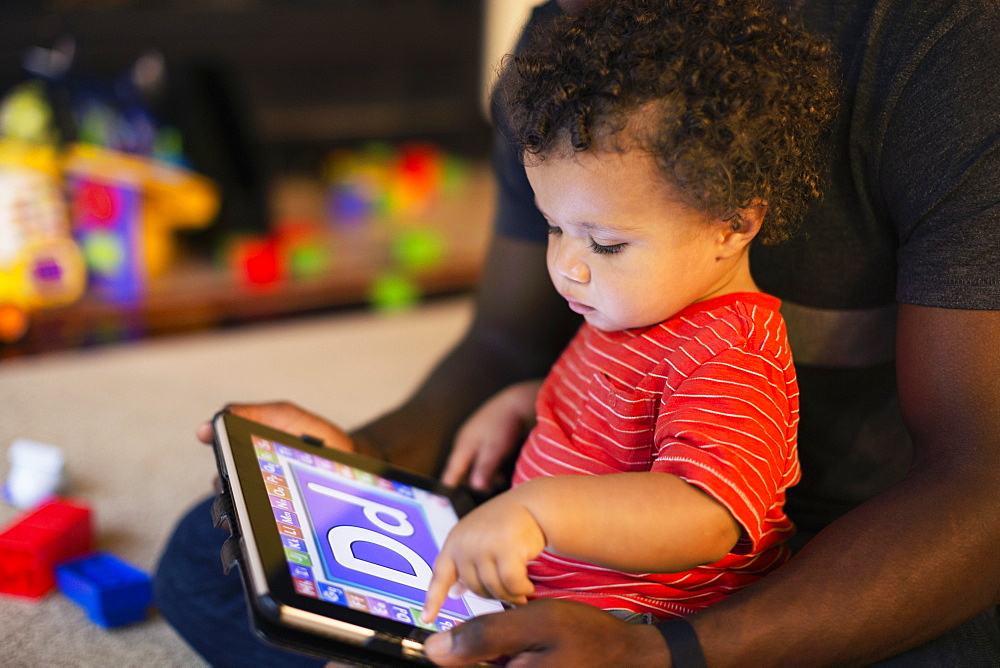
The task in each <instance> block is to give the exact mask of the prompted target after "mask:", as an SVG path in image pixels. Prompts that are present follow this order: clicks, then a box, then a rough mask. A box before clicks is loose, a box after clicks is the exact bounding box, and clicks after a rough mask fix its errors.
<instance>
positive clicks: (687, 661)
mask: <svg viewBox="0 0 1000 668" xmlns="http://www.w3.org/2000/svg"><path fill="white" fill-rule="evenodd" d="M653 626H655V627H656V630H657V631H659V632H660V635H661V636H663V639H664V640H665V641H666V642H667V649H668V650H670V662H671V665H673V667H674V668H706V667H705V655H704V654H702V651H701V643H699V642H698V634H696V633H695V632H694V627H693V626H691V623H690V622H689V621H688V620H686V619H684V618H683V617H678V618H677V619H671V620H670V621H666V622H660V623H659V624H654V625H653Z"/></svg>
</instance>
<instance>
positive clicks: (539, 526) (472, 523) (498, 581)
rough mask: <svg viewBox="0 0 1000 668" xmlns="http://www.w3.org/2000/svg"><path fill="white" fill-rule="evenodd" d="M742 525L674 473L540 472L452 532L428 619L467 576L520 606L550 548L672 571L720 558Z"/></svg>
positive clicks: (473, 585)
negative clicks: (532, 570)
mask: <svg viewBox="0 0 1000 668" xmlns="http://www.w3.org/2000/svg"><path fill="white" fill-rule="evenodd" d="M739 536H740V527H739V525H738V524H737V523H736V521H735V520H734V519H733V516H732V515H731V514H730V513H729V511H728V510H727V509H726V508H725V507H724V506H722V505H721V504H720V503H719V502H717V501H715V500H714V499H712V498H711V497H710V496H708V495H707V494H705V493H704V492H702V491H700V490H699V489H698V488H696V487H694V486H693V485H690V484H688V483H686V482H684V481H683V480H681V479H680V478H678V477H677V476H675V475H671V474H668V473H615V474H609V475H600V476H558V477H551V478H536V479H534V480H531V481H529V482H527V483H525V484H523V485H521V486H519V487H517V488H515V489H513V490H511V491H509V492H506V493H504V494H501V495H500V496H498V497H496V498H494V499H492V500H490V501H489V502H487V503H485V504H483V505H482V506H480V507H479V508H477V509H476V510H474V511H472V512H471V513H470V514H469V515H467V516H466V517H465V518H463V520H462V521H461V522H459V524H458V526H456V527H455V528H454V529H453V530H452V532H451V533H450V534H449V535H448V539H447V540H446V541H445V545H444V547H443V548H442V550H441V554H440V555H439V556H438V559H437V561H436V562H435V564H434V576H433V578H432V579H431V585H430V588H429V589H428V594H427V603H426V604H425V606H424V611H425V614H424V617H425V618H426V619H433V618H434V617H435V616H436V615H437V612H438V610H439V609H440V607H441V604H442V603H443V602H444V599H445V596H446V595H447V593H448V591H449V589H450V587H451V586H452V585H453V584H454V583H455V582H456V581H461V583H462V584H464V585H465V586H466V587H468V588H469V589H471V590H472V591H473V592H475V593H477V594H479V595H480V596H487V597H494V598H500V599H502V600H506V601H510V602H512V603H523V602H525V601H526V600H527V596H528V595H529V594H531V593H532V592H533V591H534V586H533V585H532V584H531V581H530V580H528V575H527V562H528V561H530V560H531V559H534V558H535V557H536V556H538V554H539V553H540V552H541V551H542V550H543V549H546V550H548V551H549V552H552V553H554V554H560V555H563V556H566V557H571V558H574V559H580V560H582V561H587V562H589V563H593V564H596V565H598V566H605V567H607V568H613V569H616V570H623V571H633V572H640V573H642V572H653V573H670V572H677V571H684V570H688V569H690V568H693V567H695V566H699V565H701V564H707V563H712V562H714V561H718V560H719V559H721V558H722V557H723V556H725V555H726V554H727V553H728V552H729V551H730V550H731V549H732V547H733V546H734V545H735V544H736V541H737V539H738V538H739Z"/></svg>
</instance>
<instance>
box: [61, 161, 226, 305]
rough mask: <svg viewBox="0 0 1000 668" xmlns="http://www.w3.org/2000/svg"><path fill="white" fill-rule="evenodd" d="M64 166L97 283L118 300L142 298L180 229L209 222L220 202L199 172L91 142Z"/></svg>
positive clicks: (163, 267) (80, 238)
mask: <svg viewBox="0 0 1000 668" xmlns="http://www.w3.org/2000/svg"><path fill="white" fill-rule="evenodd" d="M63 170H64V175H65V179H66V182H67V185H68V187H69V193H70V201H71V203H72V219H73V228H74V234H75V235H76V238H77V241H78V242H79V244H80V246H81V248H82V249H83V252H84V255H85V257H86V259H87V265H88V267H89V268H90V274H91V282H92V285H93V287H94V288H95V290H96V291H97V293H98V294H100V295H101V296H103V297H105V298H109V299H112V300H114V301H131V300H134V299H137V298H139V297H141V296H142V294H143V293H144V291H145V288H146V285H147V282H148V280H149V279H150V278H155V277H157V276H160V275H162V274H163V272H164V271H165V270H166V269H167V267H168V266H169V265H170V263H171V261H172V259H173V257H174V254H175V246H174V243H173V239H172V232H173V231H174V230H175V229H178V228H197V227H204V226H205V225H208V224H209V223H210V222H211V221H212V219H213V217H214V216H215V213H216V210H217V209H218V205H219V194H218V191H217V188H216V186H215V185H214V184H213V183H212V182H211V181H210V180H209V179H207V178H205V177H203V176H201V175H199V174H196V173H194V172H191V171H189V170H187V169H184V168H182V167H178V166H176V165H171V164H167V163H164V162H159V161H156V160H152V159H149V158H146V157H143V156H138V155H131V154H127V153H121V152H119V151H113V150H110V149H105V148H101V147H98V146H94V145H90V144H73V145H71V146H70V147H69V149H68V150H67V152H66V156H65V160H64V166H63Z"/></svg>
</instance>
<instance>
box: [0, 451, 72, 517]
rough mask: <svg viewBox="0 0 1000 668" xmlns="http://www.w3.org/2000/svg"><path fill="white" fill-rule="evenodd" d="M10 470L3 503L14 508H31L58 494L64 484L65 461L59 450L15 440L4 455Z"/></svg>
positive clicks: (4, 488) (4, 489) (5, 483)
mask: <svg viewBox="0 0 1000 668" xmlns="http://www.w3.org/2000/svg"><path fill="white" fill-rule="evenodd" d="M7 459H8V461H9V463H10V467H9V469H8V471H7V480H6V481H5V482H4V486H3V499H4V501H6V502H7V503H9V504H11V505H12V506H15V507H17V508H32V507H34V506H37V505H38V504H40V503H41V502H42V501H45V500H46V499H48V498H49V497H51V496H54V495H55V494H57V493H58V492H60V491H61V490H62V488H63V485H64V483H65V476H64V473H63V469H64V466H65V457H64V456H63V452H62V450H61V449H60V448H58V447H57V446H54V445H49V444H48V443H41V442H39V441H33V440H31V439H27V438H16V439H14V441H13V442H12V443H11V444H10V449H9V450H8V451H7Z"/></svg>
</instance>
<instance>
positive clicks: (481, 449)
mask: <svg viewBox="0 0 1000 668" xmlns="http://www.w3.org/2000/svg"><path fill="white" fill-rule="evenodd" d="M541 386H542V381H540V380H537V381H526V382H523V383H516V384H514V385H511V386H509V387H507V388H506V389H504V390H503V391H501V392H498V393H497V394H495V395H494V396H493V397H491V398H490V399H489V401H487V402H486V403H484V404H483V405H482V406H480V407H479V409H477V410H476V412H475V413H473V414H472V416H471V417H470V418H469V419H468V420H466V422H465V424H463V425H462V428H461V429H460V430H459V432H458V435H457V436H456V437H455V447H454V448H453V449H452V451H451V455H450V456H449V457H448V463H447V465H446V466H445V469H444V473H442V474H441V481H442V482H443V483H444V484H446V485H457V484H459V483H460V482H462V478H464V477H465V476H466V474H468V478H469V485H470V486H471V487H472V488H473V489H479V490H484V491H485V490H487V489H489V488H490V487H491V484H490V483H491V482H492V478H493V476H494V475H495V474H496V472H497V469H499V468H500V465H501V464H502V463H503V460H504V459H505V458H506V457H507V455H509V454H510V453H512V452H513V451H514V449H515V448H516V447H517V446H518V445H520V441H521V439H522V438H523V437H524V435H525V433H526V432H527V431H528V429H530V428H531V426H533V425H534V422H535V399H536V398H537V397H538V390H539V389H540V388H541Z"/></svg>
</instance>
